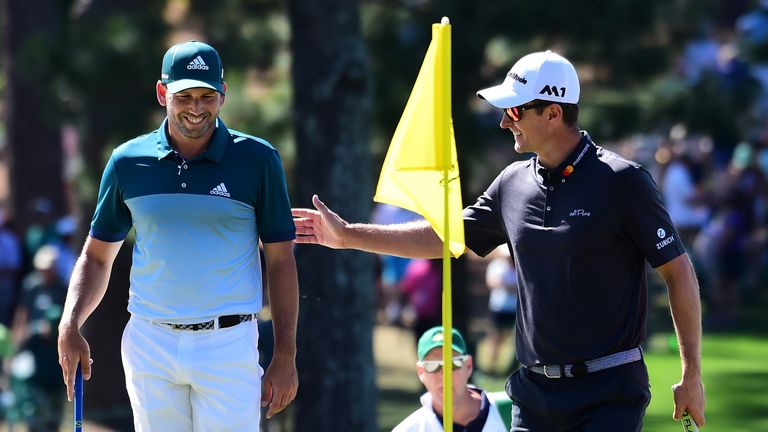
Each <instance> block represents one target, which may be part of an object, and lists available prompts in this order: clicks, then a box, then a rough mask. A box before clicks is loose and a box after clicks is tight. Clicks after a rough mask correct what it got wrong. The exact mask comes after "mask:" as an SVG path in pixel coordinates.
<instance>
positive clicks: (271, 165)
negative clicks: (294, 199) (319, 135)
mask: <svg viewBox="0 0 768 432" xmlns="http://www.w3.org/2000/svg"><path fill="white" fill-rule="evenodd" d="M255 211H256V226H257V227H258V230H259V237H260V238H261V241H263V242H264V243H277V242H282V241H288V240H293V239H295V238H296V226H295V225H294V223H293V216H292V215H291V203H290V200H289V199H288V188H287V186H286V182H285V172H284V171H283V163H282V161H281V160H280V155H279V154H278V153H277V150H274V151H272V152H270V153H269V156H268V157H267V160H266V163H265V164H264V165H263V172H262V178H261V181H260V182H259V192H258V202H257V205H256V210H255Z"/></svg>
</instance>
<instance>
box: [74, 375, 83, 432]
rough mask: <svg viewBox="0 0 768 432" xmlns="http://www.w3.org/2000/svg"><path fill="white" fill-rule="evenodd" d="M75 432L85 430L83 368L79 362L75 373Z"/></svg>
mask: <svg viewBox="0 0 768 432" xmlns="http://www.w3.org/2000/svg"><path fill="white" fill-rule="evenodd" d="M74 419H75V432H82V431H83V370H82V369H81V368H80V363H78V364H77V373H76V374H75V416H74Z"/></svg>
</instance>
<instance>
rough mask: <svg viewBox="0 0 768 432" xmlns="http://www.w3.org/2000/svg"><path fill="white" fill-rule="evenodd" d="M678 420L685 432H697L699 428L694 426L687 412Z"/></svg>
mask: <svg viewBox="0 0 768 432" xmlns="http://www.w3.org/2000/svg"><path fill="white" fill-rule="evenodd" d="M680 420H681V423H682V424H683V430H684V431H685V432H699V427H698V426H696V422H695V421H693V418H692V417H691V415H690V414H688V411H687V410H686V411H684V412H683V418H682V419H680Z"/></svg>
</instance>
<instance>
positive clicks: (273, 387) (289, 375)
mask: <svg viewBox="0 0 768 432" xmlns="http://www.w3.org/2000/svg"><path fill="white" fill-rule="evenodd" d="M298 389H299V375H298V373H297V372H296V360H295V358H294V357H293V356H280V355H279V354H277V353H275V355H274V357H273V358H272V362H271V363H270V364H269V367H268V368H267V372H266V373H265V374H264V378H263V379H262V382H261V406H263V407H266V406H269V410H268V411H267V418H271V417H272V416H273V415H275V414H277V413H279V412H280V411H282V410H283V409H285V407H287V406H288V404H290V403H291V402H292V401H293V399H294V398H296V392H297V391H298Z"/></svg>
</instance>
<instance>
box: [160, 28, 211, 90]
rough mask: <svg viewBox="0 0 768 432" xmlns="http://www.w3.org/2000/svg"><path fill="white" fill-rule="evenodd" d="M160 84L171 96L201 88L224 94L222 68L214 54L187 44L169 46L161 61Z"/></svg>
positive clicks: (203, 46) (207, 47) (206, 47)
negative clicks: (190, 89) (165, 87)
mask: <svg viewBox="0 0 768 432" xmlns="http://www.w3.org/2000/svg"><path fill="white" fill-rule="evenodd" d="M160 81H161V82H162V83H163V84H165V85H166V86H167V87H168V90H169V91H170V92H171V93H176V92H180V91H182V90H186V89H189V88H194V87H204V88H209V89H213V90H216V91H217V92H219V93H221V94H224V67H223V66H222V64H221V57H219V53H218V52H216V50H215V49H214V48H213V47H212V46H210V45H208V44H205V43H202V42H198V41H194V40H192V41H188V42H184V43H180V44H177V45H174V46H172V47H171V48H169V49H168V51H167V52H166V53H165V56H164V57H163V68H162V70H161V72H160Z"/></svg>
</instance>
